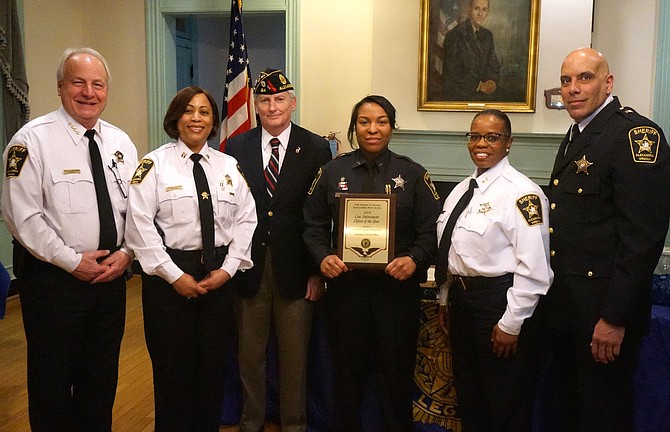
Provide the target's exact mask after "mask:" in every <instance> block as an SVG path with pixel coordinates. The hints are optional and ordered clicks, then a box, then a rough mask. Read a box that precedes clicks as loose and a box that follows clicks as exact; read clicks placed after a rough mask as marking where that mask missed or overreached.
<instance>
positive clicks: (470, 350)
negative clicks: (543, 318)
mask: <svg viewBox="0 0 670 432" xmlns="http://www.w3.org/2000/svg"><path fill="white" fill-rule="evenodd" d="M477 279H479V280H480V282H481V281H482V279H481V278H477ZM484 282H485V281H484ZM511 285H512V282H511V280H507V281H503V282H502V283H497V284H496V283H491V284H486V283H479V284H477V286H475V287H468V288H467V289H466V290H464V289H463V286H462V285H460V284H459V283H458V281H456V282H454V284H452V286H451V288H450V289H449V318H450V330H449V331H450V336H451V354H452V361H453V372H454V383H455V385H456V395H457V401H458V406H457V413H458V416H459V417H460V418H461V420H462V425H463V431H464V432H473V431H476V432H495V431H501V432H502V431H510V432H512V431H513V432H517V431H529V430H530V427H531V417H532V402H533V396H534V391H533V390H534V388H535V382H536V377H537V366H538V362H537V360H538V357H537V353H538V351H537V343H536V341H535V340H534V339H535V337H534V336H535V333H536V323H535V322H533V321H532V319H529V320H526V322H525V323H524V325H523V328H522V330H521V333H520V335H519V341H518V350H517V353H516V354H514V355H511V356H510V357H508V358H500V357H497V356H496V355H495V354H494V353H493V344H492V343H491V333H492V331H493V327H494V326H495V324H496V323H497V322H498V321H499V320H500V318H501V317H502V315H503V313H504V312H505V309H506V307H507V297H506V294H507V289H508V288H509V287H510V286H511Z"/></svg>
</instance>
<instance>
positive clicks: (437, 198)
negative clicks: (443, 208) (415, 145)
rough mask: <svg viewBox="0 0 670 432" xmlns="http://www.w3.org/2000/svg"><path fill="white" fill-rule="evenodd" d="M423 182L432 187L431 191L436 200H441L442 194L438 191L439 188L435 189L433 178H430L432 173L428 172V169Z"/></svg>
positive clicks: (429, 187)
mask: <svg viewBox="0 0 670 432" xmlns="http://www.w3.org/2000/svg"><path fill="white" fill-rule="evenodd" d="M423 182H424V183H426V186H428V189H430V193H432V194H433V198H435V201H439V200H440V194H439V193H437V189H435V185H434V184H433V180H431V179H430V174H428V171H426V172H425V173H424V174H423Z"/></svg>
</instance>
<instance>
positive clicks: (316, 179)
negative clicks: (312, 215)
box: [307, 167, 323, 195]
mask: <svg viewBox="0 0 670 432" xmlns="http://www.w3.org/2000/svg"><path fill="white" fill-rule="evenodd" d="M322 175H323V168H321V167H319V171H318V172H317V173H316V177H314V181H313V182H312V186H310V187H309V190H308V191H307V195H312V193H313V192H314V188H315V187H316V184H317V183H319V180H320V179H321V176H322Z"/></svg>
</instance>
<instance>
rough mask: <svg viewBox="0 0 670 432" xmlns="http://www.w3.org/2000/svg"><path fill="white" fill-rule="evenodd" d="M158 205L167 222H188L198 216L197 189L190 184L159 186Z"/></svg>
mask: <svg viewBox="0 0 670 432" xmlns="http://www.w3.org/2000/svg"><path fill="white" fill-rule="evenodd" d="M158 205H159V207H160V211H161V213H162V214H163V215H164V217H165V221H166V222H167V223H176V224H181V223H188V222H191V221H192V220H193V218H195V217H197V216H198V208H197V206H198V203H197V201H196V200H195V189H194V187H193V186H192V185H190V184H181V185H173V186H166V185H161V186H159V188H158Z"/></svg>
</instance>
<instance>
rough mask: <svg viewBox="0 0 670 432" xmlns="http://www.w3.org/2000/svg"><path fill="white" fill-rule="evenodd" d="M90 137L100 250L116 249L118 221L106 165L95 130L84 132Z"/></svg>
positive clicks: (89, 144) (89, 147)
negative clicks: (115, 218)
mask: <svg viewBox="0 0 670 432" xmlns="http://www.w3.org/2000/svg"><path fill="white" fill-rule="evenodd" d="M84 136H85V137H86V138H88V151H89V154H90V156H91V169H92V172H93V184H94V185H95V196H96V198H97V201H98V218H99V219H100V243H99V245H98V250H105V249H107V250H110V251H112V252H114V251H115V250H116V223H115V222H114V211H113V210H112V201H111V200H110V199H109V190H108V189H107V180H106V178H105V167H104V165H103V164H102V158H101V157H100V149H98V143H97V142H95V139H94V137H95V131H94V130H93V129H89V130H87V131H86V132H84Z"/></svg>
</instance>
